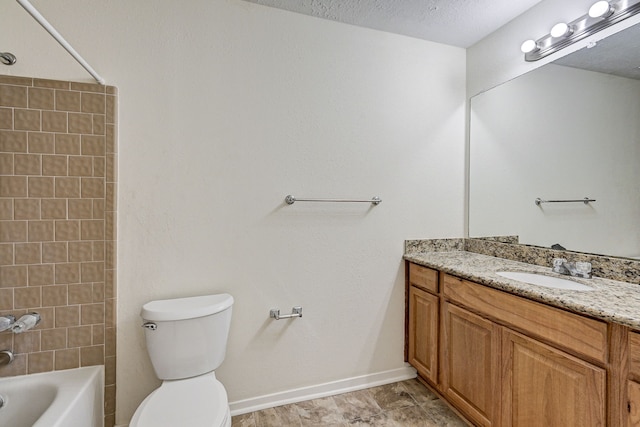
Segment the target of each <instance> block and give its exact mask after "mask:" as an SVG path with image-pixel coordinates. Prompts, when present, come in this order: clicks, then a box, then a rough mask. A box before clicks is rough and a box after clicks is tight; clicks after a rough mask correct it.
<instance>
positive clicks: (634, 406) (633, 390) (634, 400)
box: [627, 381, 640, 427]
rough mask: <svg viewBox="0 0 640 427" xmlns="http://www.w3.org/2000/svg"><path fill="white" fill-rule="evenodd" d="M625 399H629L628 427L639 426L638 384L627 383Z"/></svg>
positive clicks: (639, 401)
mask: <svg viewBox="0 0 640 427" xmlns="http://www.w3.org/2000/svg"><path fill="white" fill-rule="evenodd" d="M627 398H628V399H629V406H628V409H629V418H628V421H627V425H628V426H629V427H638V426H640V384H638V383H637V382H635V381H627Z"/></svg>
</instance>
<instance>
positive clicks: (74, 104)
mask: <svg viewBox="0 0 640 427" xmlns="http://www.w3.org/2000/svg"><path fill="white" fill-rule="evenodd" d="M55 97H56V110H58V111H80V92H71V91H67V90H56V93H55Z"/></svg>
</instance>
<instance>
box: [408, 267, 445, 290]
mask: <svg viewBox="0 0 640 427" xmlns="http://www.w3.org/2000/svg"><path fill="white" fill-rule="evenodd" d="M409 284H411V285H413V286H416V287H418V288H421V289H424V290H425V291H429V292H433V293H438V271H437V270H432V269H430V268H427V267H423V266H421V265H418V264H413V263H410V264H409Z"/></svg>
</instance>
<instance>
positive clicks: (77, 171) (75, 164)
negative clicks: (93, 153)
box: [69, 156, 93, 197]
mask: <svg viewBox="0 0 640 427" xmlns="http://www.w3.org/2000/svg"><path fill="white" fill-rule="evenodd" d="M92 175H93V159H92V158H91V157H89V156H69V176H92ZM83 197H84V196H83Z"/></svg>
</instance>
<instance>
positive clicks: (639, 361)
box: [629, 332, 640, 379]
mask: <svg viewBox="0 0 640 427" xmlns="http://www.w3.org/2000/svg"><path fill="white" fill-rule="evenodd" d="M629 374H630V375H632V376H634V377H635V378H637V379H640V333H638V332H629Z"/></svg>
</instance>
